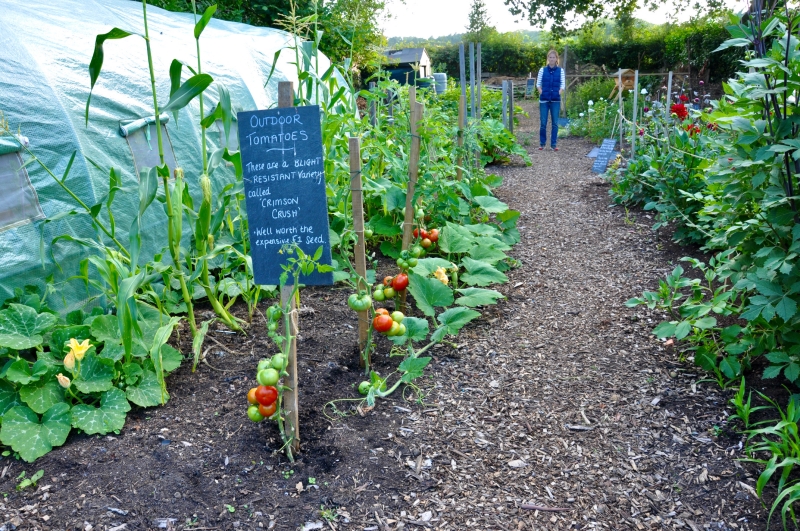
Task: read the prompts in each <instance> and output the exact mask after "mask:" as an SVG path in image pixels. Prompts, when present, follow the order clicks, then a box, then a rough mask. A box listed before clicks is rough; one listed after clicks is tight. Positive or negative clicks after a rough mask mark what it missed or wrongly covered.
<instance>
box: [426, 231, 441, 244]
mask: <svg viewBox="0 0 800 531" xmlns="http://www.w3.org/2000/svg"><path fill="white" fill-rule="evenodd" d="M428 239H429V240H430V241H432V242H433V243H436V242H437V241H439V229H431V231H430V232H429V233H428Z"/></svg>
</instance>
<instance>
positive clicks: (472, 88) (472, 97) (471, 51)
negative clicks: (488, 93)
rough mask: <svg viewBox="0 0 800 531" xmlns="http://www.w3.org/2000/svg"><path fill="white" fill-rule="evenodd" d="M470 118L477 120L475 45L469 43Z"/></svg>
mask: <svg viewBox="0 0 800 531" xmlns="http://www.w3.org/2000/svg"><path fill="white" fill-rule="evenodd" d="M469 118H470V120H475V43H474V42H471V43H469Z"/></svg>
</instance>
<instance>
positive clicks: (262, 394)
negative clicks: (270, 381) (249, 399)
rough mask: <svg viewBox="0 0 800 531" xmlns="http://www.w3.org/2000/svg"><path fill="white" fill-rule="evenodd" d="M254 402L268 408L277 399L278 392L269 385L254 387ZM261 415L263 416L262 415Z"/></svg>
mask: <svg viewBox="0 0 800 531" xmlns="http://www.w3.org/2000/svg"><path fill="white" fill-rule="evenodd" d="M255 395H256V400H258V403H259V404H261V405H262V406H270V405H272V404H274V403H275V401H276V400H277V399H278V390H277V389H275V387H273V386H271V385H259V386H258V387H256V392H255ZM262 415H264V414H263V413H262ZM264 416H265V417H269V415H264Z"/></svg>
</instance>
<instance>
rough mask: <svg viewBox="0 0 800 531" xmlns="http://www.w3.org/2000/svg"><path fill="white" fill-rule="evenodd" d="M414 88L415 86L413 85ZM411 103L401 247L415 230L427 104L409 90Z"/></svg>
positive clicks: (403, 296) (402, 303)
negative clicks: (422, 123)
mask: <svg viewBox="0 0 800 531" xmlns="http://www.w3.org/2000/svg"><path fill="white" fill-rule="evenodd" d="M412 89H413V87H412ZM409 103H410V105H411V151H410V153H409V157H408V189H407V190H406V216H405V219H404V220H403V244H402V247H401V249H402V250H404V251H405V250H406V249H408V247H409V245H410V244H411V233H412V232H413V230H414V214H415V213H414V206H415V202H414V189H415V188H416V185H417V177H418V174H419V150H420V145H419V144H420V142H419V133H418V131H417V122H419V121H420V120H421V119H422V113H423V112H424V110H425V106H424V105H423V104H422V103H419V102H418V101H416V94H415V93H414V92H412V91H411V90H409ZM406 291H407V290H403V291H402V292H400V311H401V312H403V313H405V311H406Z"/></svg>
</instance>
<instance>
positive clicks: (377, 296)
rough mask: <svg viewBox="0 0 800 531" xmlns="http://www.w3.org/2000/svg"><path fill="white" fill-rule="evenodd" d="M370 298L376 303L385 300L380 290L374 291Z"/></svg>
mask: <svg viewBox="0 0 800 531" xmlns="http://www.w3.org/2000/svg"><path fill="white" fill-rule="evenodd" d="M372 298H373V299H375V300H376V301H378V302H382V301H385V300H386V295H384V294H383V290H382V289H376V290H375V291H373V292H372Z"/></svg>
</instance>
